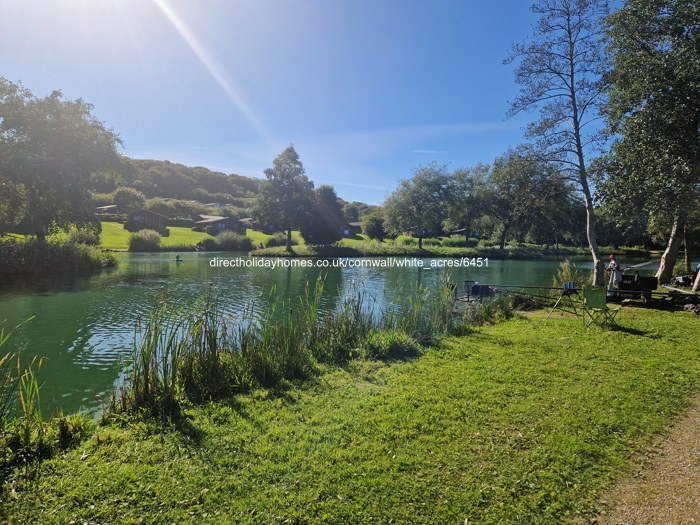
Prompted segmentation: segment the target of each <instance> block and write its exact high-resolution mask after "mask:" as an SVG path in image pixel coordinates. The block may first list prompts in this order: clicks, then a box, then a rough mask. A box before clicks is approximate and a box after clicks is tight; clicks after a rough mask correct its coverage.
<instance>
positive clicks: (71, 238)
mask: <svg viewBox="0 0 700 525" xmlns="http://www.w3.org/2000/svg"><path fill="white" fill-rule="evenodd" d="M66 241H67V242H70V243H73V244H87V245H90V246H99V245H100V235H99V233H97V232H96V231H94V230H85V229H78V228H76V227H75V226H73V227H72V228H71V229H70V230H69V231H68V235H67V236H66Z"/></svg>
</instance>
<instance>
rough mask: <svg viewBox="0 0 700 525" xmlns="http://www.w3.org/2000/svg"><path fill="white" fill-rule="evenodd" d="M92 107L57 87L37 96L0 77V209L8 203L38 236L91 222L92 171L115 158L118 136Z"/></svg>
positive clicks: (17, 216)
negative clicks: (69, 97) (52, 90)
mask: <svg viewBox="0 0 700 525" xmlns="http://www.w3.org/2000/svg"><path fill="white" fill-rule="evenodd" d="M92 110H93V107H92V105H90V104H88V103H86V102H84V101H83V100H80V99H78V100H65V99H64V98H63V95H62V93H61V92H60V91H54V92H53V93H51V95H49V96H47V97H44V98H37V97H35V96H34V95H32V93H31V92H30V91H29V90H27V89H25V88H24V87H22V86H21V85H18V84H13V83H11V82H9V81H7V80H6V79H2V78H0V158H1V159H2V161H0V183H1V184H2V186H3V188H7V190H8V191H7V192H5V191H3V192H0V203H1V204H0V210H7V209H8V208H9V207H10V206H12V208H11V209H14V210H16V213H17V215H16V218H17V219H21V220H22V221H23V222H24V223H25V224H26V226H27V227H28V228H29V229H31V231H33V233H35V234H36V236H37V238H39V239H44V238H45V237H46V235H47V233H49V232H50V231H51V230H52V229H54V228H67V227H69V226H71V225H74V224H75V225H92V224H94V222H95V221H94V217H95V215H94V211H93V205H92V199H91V196H90V194H89V192H88V188H89V187H90V185H89V182H90V176H91V174H93V173H95V172H99V171H102V170H105V169H109V167H110V166H115V165H117V164H118V162H119V156H118V154H117V150H116V147H117V145H118V144H120V140H119V137H118V136H117V135H116V133H114V132H113V131H112V130H110V129H108V128H107V127H105V125H104V124H103V123H102V122H101V121H99V120H97V118H96V117H95V116H94V115H93V114H92ZM3 220H4V221H5V222H7V221H8V216H7V213H6V212H5V214H4V215H3ZM9 222H13V221H11V220H10V221H9ZM16 222H19V221H16ZM15 226H16V224H15Z"/></svg>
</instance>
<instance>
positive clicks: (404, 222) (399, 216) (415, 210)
mask: <svg viewBox="0 0 700 525" xmlns="http://www.w3.org/2000/svg"><path fill="white" fill-rule="evenodd" d="M449 181H450V174H449V172H448V171H447V166H446V165H438V164H435V163H431V164H428V165H427V166H421V167H419V168H417V169H415V170H414V172H413V177H412V178H410V179H404V180H402V181H401V182H400V183H399V187H398V188H397V189H396V190H394V192H393V193H392V194H391V195H390V196H389V197H388V198H387V199H386V201H385V202H384V217H385V221H384V226H385V227H386V229H387V231H389V233H392V234H395V235H400V234H401V233H403V232H405V231H409V230H413V231H414V233H415V234H417V235H418V247H419V248H421V249H422V248H423V237H424V236H425V233H427V232H431V233H432V234H436V233H439V232H440V231H441V230H442V223H443V221H444V220H445V219H446V218H447V189H448V184H449ZM424 232H425V233H424Z"/></svg>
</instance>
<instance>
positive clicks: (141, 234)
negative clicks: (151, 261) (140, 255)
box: [129, 230, 160, 252]
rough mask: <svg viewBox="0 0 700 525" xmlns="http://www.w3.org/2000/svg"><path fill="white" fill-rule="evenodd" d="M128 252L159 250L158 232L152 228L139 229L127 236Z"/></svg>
mask: <svg viewBox="0 0 700 525" xmlns="http://www.w3.org/2000/svg"><path fill="white" fill-rule="evenodd" d="M129 251H130V252H158V251H160V233H158V232H157V231H154V230H139V231H137V232H134V233H132V234H131V236H130V237H129Z"/></svg>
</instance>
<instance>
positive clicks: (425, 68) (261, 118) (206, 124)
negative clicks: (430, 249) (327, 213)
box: [0, 0, 534, 204]
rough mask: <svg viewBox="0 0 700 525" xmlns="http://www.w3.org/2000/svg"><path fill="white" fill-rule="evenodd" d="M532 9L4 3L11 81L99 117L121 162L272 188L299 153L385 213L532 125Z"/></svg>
mask: <svg viewBox="0 0 700 525" xmlns="http://www.w3.org/2000/svg"><path fill="white" fill-rule="evenodd" d="M529 5H530V2H529V1H527V0H490V1H489V2H481V1H476V0H0V76H3V77H5V78H7V79H8V80H10V81H12V82H22V84H23V85H24V86H25V87H26V88H28V89H30V90H31V91H32V92H33V93H34V94H35V95H37V96H44V95H47V94H49V93H50V92H51V91H53V90H54V89H60V90H62V91H63V92H64V95H65V96H66V97H67V98H69V99H75V98H82V99H83V100H85V101H87V102H90V103H91V104H93V105H94V114H95V115H96V116H97V117H98V118H99V119H100V120H102V121H104V122H105V123H106V124H107V125H108V126H109V127H110V128H112V129H114V130H115V131H116V132H117V133H119V135H120V136H121V138H122V140H123V141H124V147H123V149H122V153H124V154H125V155H128V156H130V157H134V158H154V159H160V160H170V161H172V162H180V163H183V164H186V165H189V166H205V167H207V168H210V169H212V170H216V171H222V172H224V173H238V174H240V175H246V176H249V177H258V178H263V177H264V174H263V170H264V169H265V168H268V167H270V166H271V165H272V160H273V159H274V157H275V156H276V155H277V154H278V153H279V152H281V151H282V150H283V149H284V148H285V147H287V146H288V145H289V144H290V143H293V144H294V145H295V147H296V149H297V152H298V153H299V156H300V158H301V161H302V162H303V164H304V167H305V168H306V174H307V175H308V176H309V178H311V179H312V180H313V181H314V183H315V184H316V185H317V186H318V185H320V184H331V185H333V186H334V187H335V189H336V192H337V193H338V195H339V196H340V197H342V198H344V199H346V200H349V201H353V200H359V201H363V202H367V203H370V204H380V203H381V202H382V201H383V200H384V198H385V197H386V196H387V195H388V194H389V193H391V191H393V190H394V189H395V188H396V186H397V182H398V181H399V180H400V179H403V178H407V177H410V176H411V174H412V170H413V169H414V168H416V167H418V166H420V165H424V164H428V163H430V162H432V161H435V162H438V163H449V166H450V169H456V168H459V167H462V166H473V165H475V164H476V163H478V162H484V163H490V162H492V161H493V159H494V158H495V157H496V156H498V155H500V154H501V153H504V152H505V151H506V150H507V149H508V147H510V146H515V145H517V144H519V143H521V142H522V141H523V138H522V128H523V126H524V125H525V123H526V122H527V120H528V119H529V118H531V117H532V116H531V115H522V116H518V117H516V118H513V119H510V120H506V119H505V115H506V111H507V109H508V101H510V100H513V98H514V97H515V95H516V94H517V89H518V88H517V86H516V85H515V83H514V81H513V67H512V66H505V65H503V59H504V58H505V57H506V56H507V54H508V51H509V49H510V46H511V45H512V44H513V43H515V42H518V41H521V40H523V39H524V38H527V37H528V36H529V35H530V33H531V26H532V23H533V22H534V18H533V15H532V14H531V13H530V11H529Z"/></svg>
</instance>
